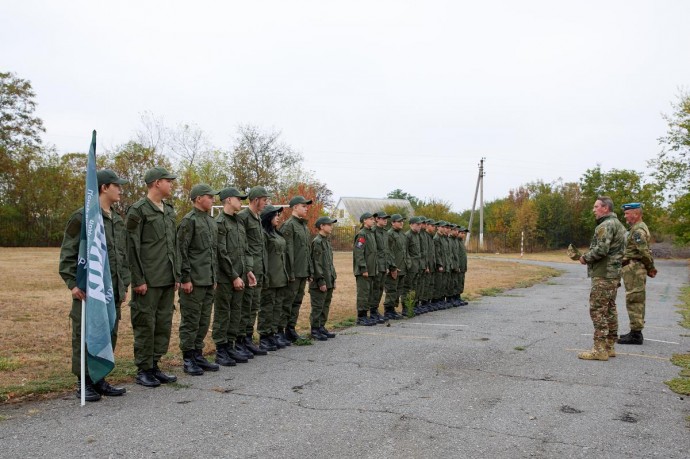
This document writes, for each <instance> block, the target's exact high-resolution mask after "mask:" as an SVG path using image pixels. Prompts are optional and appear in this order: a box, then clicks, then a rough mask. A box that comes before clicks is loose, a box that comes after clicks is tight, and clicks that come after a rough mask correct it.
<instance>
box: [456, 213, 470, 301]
mask: <svg viewBox="0 0 690 459" xmlns="http://www.w3.org/2000/svg"><path fill="white" fill-rule="evenodd" d="M469 232H470V230H468V229H467V228H465V227H464V226H461V227H460V232H459V234H458V248H459V253H460V256H459V258H458V260H459V263H458V267H459V269H460V275H459V276H458V299H459V300H460V306H467V301H465V300H463V299H462V294H463V292H464V291H465V274H466V273H467V249H466V248H465V238H466V237H467V233H469Z"/></svg>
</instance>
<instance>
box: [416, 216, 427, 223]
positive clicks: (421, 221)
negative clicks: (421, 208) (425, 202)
mask: <svg viewBox="0 0 690 459" xmlns="http://www.w3.org/2000/svg"><path fill="white" fill-rule="evenodd" d="M417 218H418V219H419V223H426V217H425V216H424V215H419V216H418V217H417Z"/></svg>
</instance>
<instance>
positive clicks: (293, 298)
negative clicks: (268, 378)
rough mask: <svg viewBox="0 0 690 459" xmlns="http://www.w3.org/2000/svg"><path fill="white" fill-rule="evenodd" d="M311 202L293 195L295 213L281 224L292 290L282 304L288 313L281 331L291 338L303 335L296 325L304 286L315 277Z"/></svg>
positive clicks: (295, 338)
mask: <svg viewBox="0 0 690 459" xmlns="http://www.w3.org/2000/svg"><path fill="white" fill-rule="evenodd" d="M311 203H312V201H311V200H307V199H305V198H304V196H295V197H294V198H292V199H291V200H290V208H291V209H292V215H291V216H290V218H289V219H287V221H286V222H285V223H283V225H282V226H281V227H280V232H281V234H282V235H283V237H284V238H285V242H287V255H288V261H289V263H288V266H289V267H290V272H288V275H289V277H290V281H289V283H288V286H289V287H290V292H289V294H288V295H286V297H285V303H284V304H283V305H282V308H283V315H284V317H282V318H281V321H280V323H279V324H278V328H280V330H279V334H280V335H283V334H284V335H285V337H286V338H287V339H289V340H290V341H291V342H294V341H297V340H298V339H299V338H301V337H300V336H299V335H298V334H297V331H296V330H295V326H296V325H297V319H298V318H299V309H300V307H301V306H302V300H303V299H304V289H305V287H306V285H307V281H308V280H309V279H310V278H311V277H312V265H311V253H310V252H309V250H310V246H309V240H310V239H311V233H310V232H309V228H307V212H308V211H309V206H310V205H311Z"/></svg>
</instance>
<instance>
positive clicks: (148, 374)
mask: <svg viewBox="0 0 690 459" xmlns="http://www.w3.org/2000/svg"><path fill="white" fill-rule="evenodd" d="M136 382H137V384H140V385H142V386H144V387H158V386H160V385H161V382H160V380H159V379H158V378H156V377H155V376H154V373H153V368H151V369H150V370H139V371H137V378H136Z"/></svg>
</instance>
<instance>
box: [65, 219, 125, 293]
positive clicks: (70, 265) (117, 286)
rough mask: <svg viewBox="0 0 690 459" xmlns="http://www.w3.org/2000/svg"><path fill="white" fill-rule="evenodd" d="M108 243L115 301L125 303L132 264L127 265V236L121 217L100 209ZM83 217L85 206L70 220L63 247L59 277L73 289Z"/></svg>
mask: <svg viewBox="0 0 690 459" xmlns="http://www.w3.org/2000/svg"><path fill="white" fill-rule="evenodd" d="M101 214H102V215H103V227H104V228H103V229H104V231H105V242H106V246H107V247H108V265H109V266H110V277H111V280H112V283H113V293H115V300H116V302H122V301H123V300H124V298H125V295H126V294H127V287H129V284H130V273H129V265H128V264H127V236H126V234H125V224H124V221H123V220H122V217H120V215H119V214H118V213H117V212H115V211H114V210H112V209H111V210H110V216H108V214H106V213H105V211H103V209H101ZM83 219H84V208H83V207H82V208H81V209H79V210H77V211H75V212H74V213H73V214H72V216H71V217H70V219H69V221H68V222H67V226H66V227H65V234H64V237H63V239H62V246H61V247H60V265H59V271H60V277H62V280H64V281H65V284H67V288H68V289H70V290H72V289H73V288H74V287H76V286H77V263H78V261H79V260H78V259H79V242H80V239H81V222H82V220H83Z"/></svg>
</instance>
